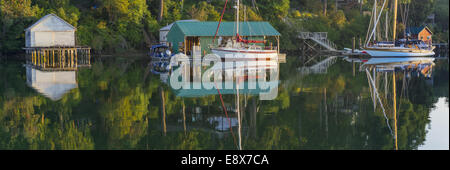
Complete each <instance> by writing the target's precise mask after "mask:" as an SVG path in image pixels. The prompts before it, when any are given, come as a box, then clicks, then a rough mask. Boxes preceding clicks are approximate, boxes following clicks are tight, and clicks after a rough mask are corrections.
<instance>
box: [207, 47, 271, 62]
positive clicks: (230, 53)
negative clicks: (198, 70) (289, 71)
mask: <svg viewBox="0 0 450 170" xmlns="http://www.w3.org/2000/svg"><path fill="white" fill-rule="evenodd" d="M211 52H212V53H213V54H216V55H218V56H219V57H220V58H222V59H226V60H276V59H277V58H278V52H277V51H275V50H247V49H243V50H236V49H211Z"/></svg>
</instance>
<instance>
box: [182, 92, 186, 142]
mask: <svg viewBox="0 0 450 170" xmlns="http://www.w3.org/2000/svg"><path fill="white" fill-rule="evenodd" d="M182 105H183V108H182V109H183V129H184V135H186V105H185V104H184V99H183V102H182Z"/></svg>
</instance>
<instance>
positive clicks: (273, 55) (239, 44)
mask: <svg viewBox="0 0 450 170" xmlns="http://www.w3.org/2000/svg"><path fill="white" fill-rule="evenodd" d="M236 2H237V3H236V4H237V5H236V38H235V40H229V41H228V42H227V43H226V44H225V45H224V46H219V47H215V48H211V52H212V53H214V54H217V55H218V56H219V57H220V58H222V59H226V60H228V61H229V60H275V59H277V57H278V51H277V50H266V49H263V48H262V47H260V46H257V45H250V43H264V41H254V40H244V39H242V38H241V37H240V36H239V4H240V3H239V0H237V1H236Z"/></svg>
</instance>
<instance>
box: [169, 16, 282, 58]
mask: <svg viewBox="0 0 450 170" xmlns="http://www.w3.org/2000/svg"><path fill="white" fill-rule="evenodd" d="M218 25H219V22H174V23H173V26H172V27H171V29H170V31H169V33H168V34H167V41H168V43H169V46H171V47H172V50H173V52H174V53H175V54H176V53H179V52H184V53H185V54H188V55H190V54H191V51H192V48H193V46H200V47H201V51H202V56H203V55H204V54H208V53H210V52H211V50H210V46H211V45H213V39H214V35H215V33H216V30H217V26H218ZM235 35H236V22H222V23H221V24H220V28H219V31H218V33H217V37H216V40H215V42H214V45H215V46H216V45H219V44H220V43H223V42H224V41H225V40H228V39H231V38H233V37H234V36H235ZM239 35H240V36H241V37H242V38H243V39H248V40H268V39H270V40H273V41H275V42H273V41H269V42H266V43H265V44H258V45H260V46H263V47H264V48H272V49H279V39H280V35H281V34H280V33H279V32H278V31H277V30H276V29H275V28H273V26H272V25H271V24H270V23H268V22H253V21H252V22H241V23H240V24H239Z"/></svg>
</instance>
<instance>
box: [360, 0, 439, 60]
mask: <svg viewBox="0 0 450 170" xmlns="http://www.w3.org/2000/svg"><path fill="white" fill-rule="evenodd" d="M386 1H387V0H384V3H383V6H382V8H381V10H380V13H379V14H378V17H376V16H377V13H376V9H377V5H376V1H375V5H374V12H373V15H374V16H375V20H374V26H373V29H372V32H371V34H370V36H369V37H368V40H367V42H366V44H365V47H364V48H363V50H364V51H362V53H366V54H369V55H370V56H372V57H425V56H433V55H434V51H433V50H434V47H433V46H432V45H427V44H425V43H424V42H423V41H406V40H403V41H396V27H397V5H398V2H397V0H394V22H393V37H392V38H393V41H392V42H373V43H372V42H371V40H372V36H373V37H375V32H376V28H377V25H378V23H379V21H380V17H381V13H382V11H383V9H384V7H385V5H386ZM386 22H387V21H386ZM369 30H370V27H369ZM374 39H375V38H374Z"/></svg>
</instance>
